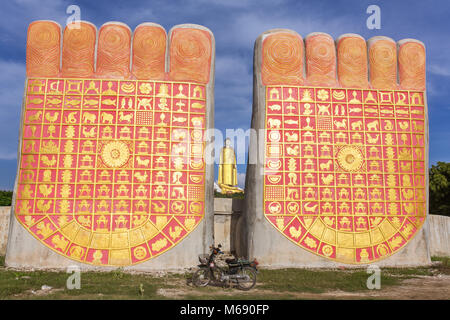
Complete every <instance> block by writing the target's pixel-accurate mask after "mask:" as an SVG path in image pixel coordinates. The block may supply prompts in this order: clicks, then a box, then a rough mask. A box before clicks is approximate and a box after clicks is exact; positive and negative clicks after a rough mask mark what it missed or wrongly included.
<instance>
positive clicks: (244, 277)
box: [237, 267, 256, 291]
mask: <svg viewBox="0 0 450 320" xmlns="http://www.w3.org/2000/svg"><path fill="white" fill-rule="evenodd" d="M237 276H238V277H237V285H238V287H239V289H241V290H244V291H247V290H250V289H251V288H253V287H254V286H255V284H256V271H255V269H253V268H250V267H244V268H242V269H240V270H239V271H238V273H237Z"/></svg>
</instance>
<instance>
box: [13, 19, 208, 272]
mask: <svg viewBox="0 0 450 320" xmlns="http://www.w3.org/2000/svg"><path fill="white" fill-rule="evenodd" d="M97 39H98V40H97ZM61 43H62V52H61V53H60V46H61ZM214 48H215V44H214V37H213V35H212V33H211V32H210V31H209V30H208V29H206V28H204V27H202V26H198V25H178V26H175V27H173V28H172V29H171V31H170V32H169V34H168V35H167V34H166V31H165V30H164V28H162V27H161V26H160V25H157V24H154V23H143V24H141V25H139V26H138V27H137V28H136V29H135V31H134V33H133V32H132V31H131V30H130V28H129V27H128V26H126V25H125V24H122V23H118V22H110V23H106V24H104V25H103V26H102V27H101V28H100V29H99V30H98V32H97V29H96V27H95V26H94V25H92V24H91V23H88V22H80V24H79V27H78V28H77V27H73V26H72V27H70V26H68V27H66V28H65V29H64V32H63V36H62V37H61V27H60V26H59V25H58V24H57V23H55V22H51V21H36V22H33V23H32V24H30V26H29V28H28V39H27V55H26V58H27V66H26V70H27V80H26V88H25V98H24V105H23V111H22V124H21V134H20V145H19V162H18V173H17V178H16V185H15V193H14V194H15V196H14V205H13V211H14V213H15V218H16V220H15V219H13V222H12V224H13V225H12V227H11V233H10V235H11V236H10V240H9V245H8V254H7V258H6V263H7V265H10V266H34V267H60V266H63V265H68V264H70V263H71V262H70V260H69V259H64V258H63V259H61V257H59V255H60V256H64V257H67V258H70V259H72V260H75V261H77V262H82V263H86V264H91V265H95V266H130V265H135V264H139V263H142V262H144V261H147V260H150V261H149V262H151V260H152V259H154V258H155V257H157V256H159V255H161V254H163V253H165V252H166V251H168V250H170V249H172V248H173V247H174V246H176V245H177V244H178V243H181V242H183V241H184V242H186V241H187V242H188V244H186V245H184V246H183V245H180V248H176V249H172V251H173V250H175V251H176V252H174V253H172V255H171V256H170V257H167V258H166V259H163V260H161V259H159V260H158V263H157V267H158V268H160V269H161V268H177V267H178V268H182V267H186V266H190V265H192V264H193V263H195V258H196V255H197V254H198V252H203V251H206V250H207V247H208V246H209V245H210V243H212V230H213V226H212V221H213V220H212V212H213V204H212V203H213V202H212V201H213V199H212V197H211V196H206V194H207V193H208V194H209V193H212V192H208V191H207V190H209V189H211V190H212V183H213V174H214V173H213V168H212V166H211V165H209V164H207V162H206V161H205V158H204V153H205V143H206V141H207V137H206V136H205V132H206V130H207V129H208V128H212V126H213V119H212V116H213V108H214V104H213V102H214V97H213V89H214V88H213V86H214V57H215V52H214V50H215V49H214ZM60 65H61V67H60ZM130 66H131V67H130ZM17 221H18V222H20V224H21V225H22V226H23V227H22V226H20V225H18V224H17ZM199 225H202V227H201V228H197V227H198V226H199ZM25 230H26V231H25ZM26 233H29V234H31V235H32V236H33V237H34V238H35V239H30V237H29V236H28V235H27V234H26ZM190 233H195V235H191V236H190V237H189V239H186V240H184V238H186V237H187V236H188V235H189V234H190ZM39 243H40V244H39ZM41 244H43V245H44V246H45V247H47V248H50V249H51V250H53V251H54V252H56V253H57V254H58V255H55V254H54V253H51V252H50V251H49V250H48V249H47V248H45V247H43V246H42V245H41ZM152 266H156V265H152V264H146V265H144V266H143V267H142V268H146V267H148V268H153V267H152ZM154 268H156V267H154Z"/></svg>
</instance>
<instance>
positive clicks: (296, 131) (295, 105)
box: [264, 54, 427, 264]
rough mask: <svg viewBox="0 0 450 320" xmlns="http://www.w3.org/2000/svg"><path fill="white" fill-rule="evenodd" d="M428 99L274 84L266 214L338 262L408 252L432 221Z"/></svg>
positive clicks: (269, 91)
mask: <svg viewBox="0 0 450 320" xmlns="http://www.w3.org/2000/svg"><path fill="white" fill-rule="evenodd" d="M286 56H290V55H289V54H286ZM374 72H375V71H374ZM321 74H322V73H321ZM294 78H295V77H294V75H293V76H292V79H294ZM324 79H325V78H324ZM330 79H331V78H330ZM322 80H323V79H322ZM349 80H351V81H352V79H349ZM352 82H355V81H352ZM356 82H357V83H359V80H358V81H356ZM424 97H425V96H424V91H410V90H406V89H405V90H381V89H361V88H360V89H348V88H321V87H304V86H301V87H299V86H293V85H285V86H281V85H279V86H278V85H268V86H267V87H266V121H265V128H266V137H265V146H266V149H265V160H264V161H265V162H264V173H265V176H264V214H265V217H266V218H267V219H268V220H269V222H270V223H271V224H272V225H273V226H274V227H275V228H276V229H278V230H279V231H280V232H281V233H283V235H285V236H286V237H287V238H288V239H290V240H291V241H292V242H294V243H296V244H297V245H299V246H300V247H302V248H304V249H306V250H308V251H310V252H313V253H315V254H318V255H320V256H323V257H326V258H329V259H332V260H335V261H339V262H344V263H353V264H360V263H361V264H362V263H368V262H373V261H376V260H379V259H382V258H385V257H387V256H390V255H392V254H393V253H395V252H396V251H398V250H400V249H401V248H402V247H404V246H405V244H406V243H407V242H408V241H409V240H410V239H411V238H412V237H413V236H414V235H415V234H416V232H417V231H418V230H419V229H420V227H421V226H422V224H423V222H424V220H425V216H426V190H425V187H426V182H425V181H426V152H427V149H426V143H427V141H426V139H427V137H426V131H425V130H426V128H427V124H426V117H425V114H426V112H427V111H426V108H425V103H424Z"/></svg>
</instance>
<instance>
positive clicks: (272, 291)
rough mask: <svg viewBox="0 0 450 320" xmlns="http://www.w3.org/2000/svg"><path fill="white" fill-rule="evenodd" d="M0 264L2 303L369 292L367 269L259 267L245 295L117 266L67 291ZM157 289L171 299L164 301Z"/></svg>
mask: <svg viewBox="0 0 450 320" xmlns="http://www.w3.org/2000/svg"><path fill="white" fill-rule="evenodd" d="M433 261H440V262H441V263H440V264H439V266H437V267H438V268H439V272H440V273H444V272H443V271H445V272H449V271H450V258H442V257H434V258H433ZM3 265H4V257H1V256H0V299H89V300H91V299H170V298H182V299H298V294H299V293H313V294H314V293H316V294H320V293H324V292H330V291H338V290H339V291H344V292H367V290H368V289H367V287H366V281H367V278H368V276H369V275H368V274H367V273H366V270H365V269H345V270H340V269H337V270H317V269H316V270H311V269H278V270H267V269H262V270H260V271H259V273H258V284H257V288H256V290H252V291H249V292H245V293H244V292H242V291H239V290H237V289H235V288H222V287H220V286H208V287H205V288H194V287H192V286H190V285H187V283H188V282H189V275H183V274H166V275H165V276H162V277H158V276H156V275H150V274H130V273H125V272H123V270H122V269H120V268H119V269H116V270H114V271H111V272H83V273H82V274H81V289H80V290H68V289H67V288H66V281H67V278H68V277H69V274H67V273H65V272H52V271H34V272H31V271H15V270H9V269H5V268H4V267H2V266H3ZM433 268H436V266H433ZM431 269H432V268H427V267H421V268H383V269H382V270H381V283H382V286H383V288H385V287H388V286H395V285H400V284H401V282H402V281H403V280H404V279H408V278H413V277H416V276H431V275H433V272H432V270H431ZM43 285H47V286H51V287H52V288H54V289H53V290H50V291H49V292H46V293H43V291H42V290H40V289H41V287H42V286H43ZM158 289H164V290H166V291H167V292H172V293H174V294H175V295H174V296H169V297H167V296H165V295H162V293H161V291H158ZM33 292H34V293H33Z"/></svg>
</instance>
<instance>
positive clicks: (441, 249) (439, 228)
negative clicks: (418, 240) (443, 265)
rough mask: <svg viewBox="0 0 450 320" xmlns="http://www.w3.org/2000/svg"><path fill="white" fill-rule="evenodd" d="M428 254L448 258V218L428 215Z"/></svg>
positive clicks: (449, 221) (449, 232)
mask: <svg viewBox="0 0 450 320" xmlns="http://www.w3.org/2000/svg"><path fill="white" fill-rule="evenodd" d="M428 218H429V221H430V254H431V255H432V256H446V257H450V217H446V216H437V215H429V217H428Z"/></svg>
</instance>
